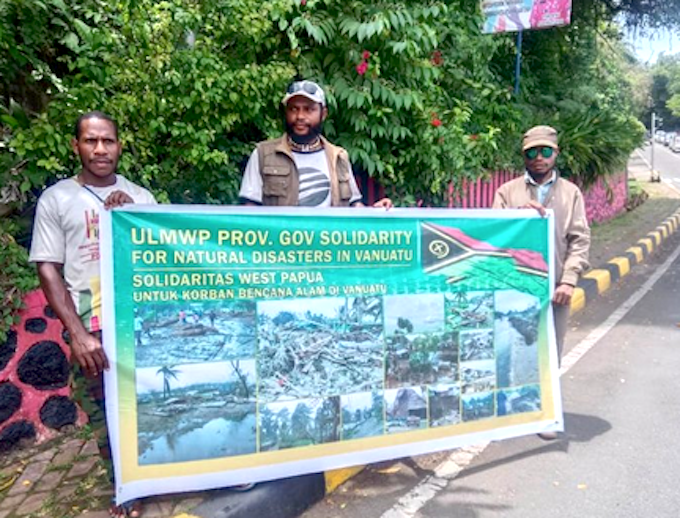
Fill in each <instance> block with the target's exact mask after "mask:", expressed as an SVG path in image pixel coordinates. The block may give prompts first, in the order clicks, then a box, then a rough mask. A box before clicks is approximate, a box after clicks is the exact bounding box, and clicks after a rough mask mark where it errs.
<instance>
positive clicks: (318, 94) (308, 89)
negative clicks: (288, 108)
mask: <svg viewBox="0 0 680 518" xmlns="http://www.w3.org/2000/svg"><path fill="white" fill-rule="evenodd" d="M298 95H301V96H302V97H306V98H307V99H310V100H312V101H314V102H315V103H319V104H321V105H322V106H326V94H324V92H323V88H321V87H320V86H319V85H318V84H316V83H315V82H314V81H307V80H304V81H294V82H292V83H291V84H290V86H289V87H288V89H287V90H286V95H284V97H283V100H282V101H281V104H288V101H290V100H291V98H293V97H296V96H298Z"/></svg>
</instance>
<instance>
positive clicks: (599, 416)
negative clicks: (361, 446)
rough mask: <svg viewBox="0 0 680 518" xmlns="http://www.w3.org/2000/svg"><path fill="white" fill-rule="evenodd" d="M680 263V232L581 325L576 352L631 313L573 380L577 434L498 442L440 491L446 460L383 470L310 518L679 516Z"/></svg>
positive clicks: (567, 381)
mask: <svg viewBox="0 0 680 518" xmlns="http://www.w3.org/2000/svg"><path fill="white" fill-rule="evenodd" d="M662 156H663V155H662ZM670 159H672V157H671V158H669V160H670ZM678 163H679V164H680V159H678ZM671 164H672V162H671ZM678 176H680V175H678ZM679 256H680V236H678V235H677V234H676V236H675V237H673V238H672V239H670V240H669V241H668V242H667V243H666V244H665V245H663V247H662V249H661V250H660V252H659V254H657V255H656V256H654V257H652V258H650V259H649V262H648V263H647V264H645V265H641V266H638V267H636V268H635V269H634V270H633V272H632V273H631V274H630V275H629V276H628V277H627V278H626V280H625V281H624V282H622V283H620V284H619V285H617V286H616V287H614V288H613V289H612V290H610V291H609V292H607V293H606V294H605V295H604V296H603V297H602V298H601V299H598V300H597V301H596V302H595V303H593V304H592V305H591V306H589V307H587V308H586V309H585V310H584V311H583V312H582V313H580V314H579V315H578V316H577V318H576V319H574V320H573V321H572V329H571V330H570V334H569V335H568V347H570V348H573V347H574V346H575V345H579V349H580V346H581V345H582V344H583V340H584V338H587V337H592V336H593V335H592V333H593V332H597V331H598V330H600V331H602V324H603V322H606V321H609V322H610V323H611V319H610V317H611V316H612V315H618V316H621V315H622V314H624V316H623V317H622V318H621V320H620V321H619V322H618V323H616V325H613V327H611V329H610V330H609V331H607V332H606V333H604V334H603V336H602V338H601V339H600V340H599V341H597V342H596V344H595V345H594V347H593V348H592V349H591V350H590V351H589V352H587V353H586V354H585V355H584V356H583V357H581V358H580V359H579V361H578V362H577V363H575V364H574V365H573V367H572V368H571V369H570V370H569V371H568V372H566V373H565V374H564V375H563V377H562V392H563V402H564V409H565V420H566V431H565V433H564V434H563V435H562V436H561V437H560V439H558V440H557V441H553V442H543V441H542V440H540V439H539V438H538V437H535V436H528V437H522V438H518V439H512V440H507V441H502V442H498V443H491V444H490V445H488V446H487V447H486V448H485V449H483V451H482V452H481V453H479V454H476V455H468V456H467V457H468V459H467V463H466V464H467V466H466V467H464V468H463V469H462V471H460V472H459V473H455V472H454V473H452V474H451V475H450V476H448V477H446V476H444V477H441V476H440V477H435V482H436V483H434V484H432V483H430V484H429V485H428V484H427V480H432V479H431V478H430V476H431V475H432V473H433V468H434V467H435V466H436V465H437V464H438V463H441V461H442V460H444V458H445V457H442V456H439V457H437V456H427V457H421V458H416V459H404V460H402V461H398V462H395V463H392V464H386V465H382V466H373V467H370V468H368V469H367V470H365V471H364V472H363V473H362V474H360V475H359V476H357V477H355V478H354V479H352V480H351V481H350V482H348V483H347V484H346V485H345V486H344V487H343V488H341V490H340V491H339V492H337V493H335V494H333V495H331V496H330V497H328V498H327V499H326V500H325V501H324V502H321V503H319V504H318V505H317V506H315V507H314V508H312V509H310V510H309V511H307V512H306V513H305V514H304V515H303V517H304V518H334V517H340V518H346V517H347V518H349V517H352V518H354V517H362V518H379V517H382V518H388V517H389V518H407V517H409V518H410V517H413V518H451V517H455V518H472V517H475V518H485V517H499V516H502V517H504V518H505V517H521V518H534V517H536V518H539V517H540V518H543V517H545V516H550V517H551V518H561V517H564V518H573V517H587V518H610V517H611V518H614V517H615V518H627V517H631V518H633V517H635V518H638V517H652V516H653V517H676V516H679V515H680V490H679V489H678V482H677V481H678V480H680V433H678V423H679V422H680V398H678V388H679V387H680V377H679V376H678V372H680V327H678V324H679V323H680V258H679ZM664 263H666V264H665V265H664ZM663 266H666V267H667V270H666V271H665V273H663V274H661V271H662V269H663V268H662V267H663ZM655 276H657V277H659V278H658V280H657V281H656V282H655V283H654V285H653V287H651V290H650V291H645V290H644V289H643V287H644V286H645V283H647V288H648V289H649V287H650V283H651V281H650V279H653V278H654V277H655ZM631 297H636V298H637V299H639V301H635V300H632V299H631ZM622 307H623V308H624V309H626V308H628V309H629V311H628V312H627V313H624V311H623V310H622V309H621V308H622ZM608 319H609V320H608ZM575 352H576V350H574V351H573V352H572V355H573V354H574V353H575ZM446 455H448V454H446ZM422 487H424V490H421V491H418V488H422ZM414 493H415V494H416V496H415V497H410V496H409V495H413V494H414ZM400 500H401V505H400V504H399V501H400Z"/></svg>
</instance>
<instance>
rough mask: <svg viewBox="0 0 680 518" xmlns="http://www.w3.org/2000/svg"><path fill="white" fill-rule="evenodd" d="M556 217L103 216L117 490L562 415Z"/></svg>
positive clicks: (422, 448) (300, 467)
mask: <svg viewBox="0 0 680 518" xmlns="http://www.w3.org/2000/svg"><path fill="white" fill-rule="evenodd" d="M552 226H553V219H552V217H549V218H540V217H538V216H537V214H536V212H535V211H526V210H524V211H491V210H464V211H463V210H418V209H394V210H390V211H387V212H386V211H384V210H377V209H329V210H320V209H317V210H305V209H300V210H293V209H280V210H276V209H255V208H245V207H241V208H211V207H196V206H154V207H149V206H139V207H130V208H128V209H125V210H115V211H113V212H111V213H107V214H105V215H104V216H103V220H102V225H101V230H102V258H103V279H102V286H103V290H102V292H103V294H104V295H103V296H104V299H103V304H104V324H105V326H104V327H105V336H104V340H105V347H106V350H107V354H108V355H109V358H110V359H111V360H113V362H112V365H113V368H112V370H111V371H110V372H109V373H107V378H106V389H107V411H108V419H109V430H110V433H111V438H112V446H113V453H114V464H115V468H116V477H117V497H118V498H119V499H120V500H121V501H124V500H127V499H129V498H134V497H140V496H146V495H150V494H159V493H168V492H177V491H186V490H197V489H206V488H214V487H225V486H229V485H234V484H240V483H246V482H257V481H263V480H271V479H276V478H281V477H286V476H292V475H297V474H302V473H310V472H319V471H323V470H327V469H331V468H338V467H343V466H348V465H355V464H363V463H366V462H372V461H379V460H385V459H390V458H397V457H403V456H407V455H414V454H420V453H426V452H432V451H436V450H442V449H448V448H454V447H459V446H463V445H469V444H472V443H477V442H479V441H487V440H495V439H503V438H508V437H514V436H518V435H523V434H529V433H535V432H540V431H546V430H555V429H562V426H563V420H562V409H561V403H560V397H559V383H558V375H557V359H556V353H555V347H554V331H553V326H552V313H551V304H550V302H549V301H550V297H551V286H552V284H553V283H552V280H551V277H552V270H551V268H552V267H551V258H552V246H553V243H552V240H551V236H552V235H553V230H552Z"/></svg>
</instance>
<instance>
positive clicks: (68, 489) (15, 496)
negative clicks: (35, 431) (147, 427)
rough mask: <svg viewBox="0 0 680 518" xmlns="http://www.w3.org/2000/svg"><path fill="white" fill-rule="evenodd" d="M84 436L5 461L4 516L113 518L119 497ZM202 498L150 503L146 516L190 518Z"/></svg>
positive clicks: (1, 464)
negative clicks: (112, 503) (112, 509)
mask: <svg viewBox="0 0 680 518" xmlns="http://www.w3.org/2000/svg"><path fill="white" fill-rule="evenodd" d="M81 435H82V432H78V431H76V432H74V433H73V434H70V435H64V436H62V437H60V438H59V439H57V440H55V441H52V442H50V443H48V444H44V445H40V446H38V447H36V448H35V449H30V450H25V451H23V452H21V456H20V457H10V458H6V459H4V460H3V459H0V518H19V517H21V518H34V517H35V518H37V517H46V518H108V516H109V514H108V512H107V509H108V503H109V501H110V499H111V496H112V494H113V491H112V487H111V485H110V484H109V483H108V481H107V480H106V474H105V471H104V467H103V466H102V464H101V463H100V459H99V452H98V451H97V445H96V443H95V442H94V440H84V439H82V438H79V436H81ZM203 499H204V498H203V497H201V495H197V494H195V493H194V494H183V495H174V496H172V497H157V498H152V499H148V500H147V504H146V506H145V512H144V517H145V518H170V517H174V516H178V517H179V516H182V515H184V517H188V516H189V515H188V514H186V513H187V512H188V511H190V510H191V509H193V508H194V507H196V506H197V505H198V504H200V503H201V502H202V501H203Z"/></svg>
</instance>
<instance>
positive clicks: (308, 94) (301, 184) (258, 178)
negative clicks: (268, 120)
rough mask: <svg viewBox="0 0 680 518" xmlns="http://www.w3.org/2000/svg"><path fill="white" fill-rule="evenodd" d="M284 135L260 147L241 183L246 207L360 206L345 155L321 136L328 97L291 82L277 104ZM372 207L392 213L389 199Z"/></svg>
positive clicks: (313, 87)
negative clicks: (282, 111) (282, 116)
mask: <svg viewBox="0 0 680 518" xmlns="http://www.w3.org/2000/svg"><path fill="white" fill-rule="evenodd" d="M281 104H282V105H283V109H284V124H285V128H286V133H285V134H284V135H283V136H282V137H279V138H277V139H273V140H268V141H266V142H260V143H259V144H258V145H257V147H256V149H255V151H253V153H252V155H251V156H250V160H249V161H248V165H247V166H246V170H245V172H244V175H243V180H242V182H241V190H240V192H239V197H240V199H241V202H242V203H244V204H246V205H266V206H302V207H363V206H364V204H363V203H362V201H361V200H362V196H361V192H360V191H359V187H358V186H357V183H356V180H355V179H354V174H353V173H352V165H351V164H350V161H349V156H348V154H347V151H345V150H344V149H343V148H341V147H338V146H334V145H333V144H331V143H330V142H329V141H328V140H326V139H325V138H324V137H323V136H322V131H323V122H324V121H325V120H326V117H327V116H328V108H327V106H326V95H325V93H324V91H323V89H322V88H321V87H320V86H319V85H318V84H316V83H315V82H313V81H294V82H293V83H291V84H290V86H289V87H288V89H287V90H286V94H285V96H284V97H283V100H282V101H281ZM374 206H375V207H384V208H390V207H391V206H392V202H391V201H390V200H389V199H388V198H383V199H382V200H380V201H378V202H377V203H376V204H375V205H374Z"/></svg>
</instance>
